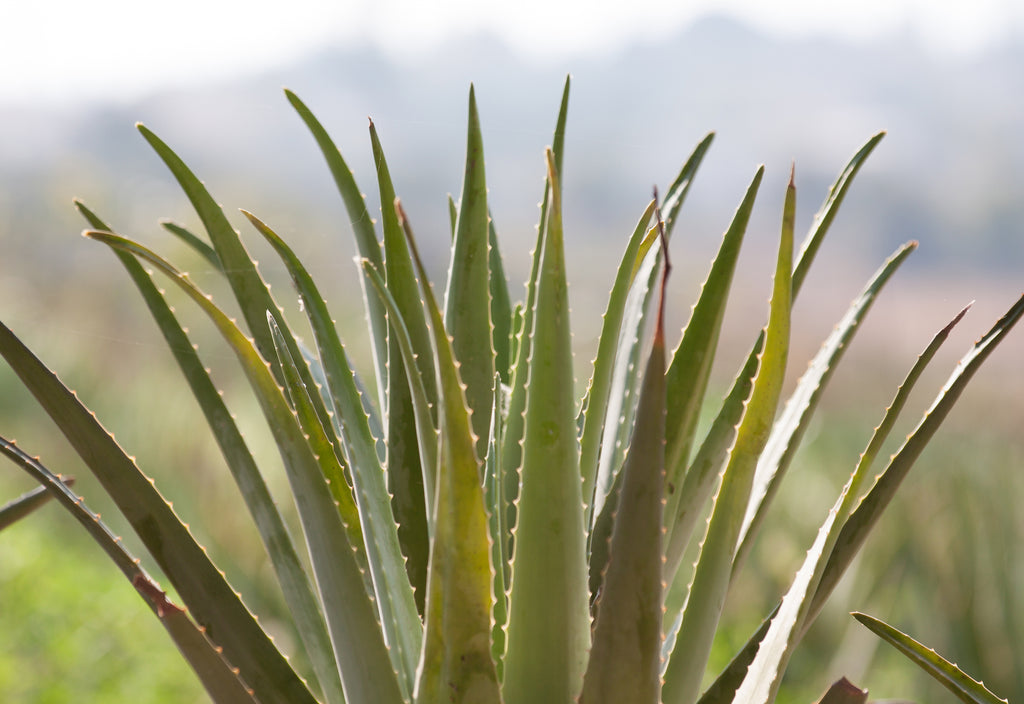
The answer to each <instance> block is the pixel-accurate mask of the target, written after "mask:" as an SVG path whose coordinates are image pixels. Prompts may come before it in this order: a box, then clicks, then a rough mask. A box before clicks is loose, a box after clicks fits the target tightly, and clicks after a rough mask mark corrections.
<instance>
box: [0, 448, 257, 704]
mask: <svg viewBox="0 0 1024 704" xmlns="http://www.w3.org/2000/svg"><path fill="white" fill-rule="evenodd" d="M0 454H4V455H6V456H7V457H8V458H9V459H10V460H11V461H12V462H14V463H15V464H17V465H18V466H20V467H21V468H22V469H24V470H25V471H26V472H28V474H29V475H31V476H32V477H33V478H34V479H36V480H37V481H38V482H39V483H40V484H42V486H41V487H40V489H41V490H42V491H43V492H46V495H47V497H50V498H55V499H56V500H57V501H58V502H60V503H61V504H62V505H63V506H64V508H65V509H66V510H67V511H68V513H70V514H71V515H72V516H74V517H75V519H76V520H78V522H79V523H81V524H82V525H83V526H84V527H85V529H86V530H87V531H88V532H89V535H91V536H92V538H93V539H94V540H95V541H96V542H97V543H98V544H99V546H100V547H101V548H103V551H104V552H106V553H107V555H108V556H109V557H110V559H111V560H112V561H113V562H114V564H115V565H117V567H118V568H119V569H120V570H121V572H122V573H123V574H124V576H125V577H127V578H128V581H130V582H131V583H132V586H133V587H135V590H136V591H137V592H138V593H139V596H141V597H142V599H143V601H145V602H146V605H147V606H149V608H150V609H152V611H153V613H154V614H156V615H157V617H158V618H159V619H160V623H161V625H162V626H163V627H164V629H165V630H166V631H167V633H168V634H169V635H170V636H171V639H172V640H173V641H174V644H175V645H176V646H177V647H178V650H179V652H181V654H182V656H183V657H184V658H185V660H186V661H187V662H188V664H189V665H191V666H192V669H193V670H194V671H195V673H196V675H197V676H198V677H199V680H200V681H201V682H202V683H203V686H204V687H205V688H206V691H207V693H208V694H209V695H210V698H211V699H212V700H213V701H214V702H216V704H246V703H247V704H253V703H254V702H256V701H257V699H256V697H255V692H254V691H253V690H251V689H249V688H248V687H247V686H246V685H245V683H244V682H243V681H242V678H241V676H240V674H239V672H238V670H237V669H235V668H233V667H232V665H231V664H230V663H229V662H228V661H227V660H226V659H225V657H224V655H223V654H222V653H221V649H220V648H218V647H217V646H216V645H215V644H214V643H213V642H212V641H211V640H210V639H209V638H207V636H206V633H205V631H204V629H202V628H200V627H199V626H197V625H196V624H195V622H193V621H192V619H190V618H189V617H188V614H187V613H186V612H185V611H184V610H183V609H181V608H180V607H178V606H176V605H175V604H173V603H172V602H171V601H170V600H169V599H168V598H167V595H166V594H165V593H164V592H163V591H162V590H161V589H160V587H159V586H157V584H156V582H154V581H153V580H152V578H151V577H150V576H149V575H148V574H146V572H145V571H144V570H143V569H142V568H141V567H140V566H139V561H138V560H136V559H135V558H134V557H132V556H131V555H130V554H129V553H128V551H127V550H125V548H124V546H123V545H122V543H121V539H120V538H118V537H116V536H115V535H114V534H113V533H111V532H110V529H109V528H107V526H106V525H104V524H103V523H102V522H101V521H100V517H99V514H96V513H93V512H92V511H90V510H89V509H88V508H86V506H85V504H84V503H83V501H82V499H81V497H78V496H75V495H74V493H72V491H71V489H70V488H69V487H68V485H69V482H68V481H67V480H62V479H61V477H60V475H57V474H53V473H52V472H51V471H50V470H48V469H47V468H46V467H45V466H43V465H42V464H41V463H40V462H39V461H38V460H36V459H33V458H32V457H29V456H28V455H27V454H25V453H24V452H22V451H21V450H20V449H19V448H18V447H16V446H15V445H14V443H13V442H11V441H9V440H6V439H4V438H0Z"/></svg>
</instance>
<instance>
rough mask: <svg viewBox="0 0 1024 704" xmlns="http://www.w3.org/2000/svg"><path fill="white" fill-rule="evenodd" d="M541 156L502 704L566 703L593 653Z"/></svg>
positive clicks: (561, 313)
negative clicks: (540, 210)
mask: <svg viewBox="0 0 1024 704" xmlns="http://www.w3.org/2000/svg"><path fill="white" fill-rule="evenodd" d="M547 158H548V182H549V183H550V184H551V194H550V195H551V197H550V200H549V210H548V222H547V228H546V236H545V238H544V241H543V245H542V250H541V263H540V277H539V281H538V285H537V298H536V303H535V306H534V311H533V325H534V328H533V336H532V338H533V339H532V345H533V354H532V355H531V356H530V358H529V375H528V378H529V381H528V384H527V387H526V388H527V394H526V414H525V418H526V422H525V428H524V437H523V462H522V482H521V485H520V486H521V491H520V494H519V500H518V514H519V515H518V522H517V524H516V527H515V551H514V553H513V569H512V583H511V587H510V592H509V625H508V651H507V653H506V655H505V678H504V683H503V695H504V699H505V701H506V702H507V703H508V704H533V703H534V702H539V701H543V702H569V701H571V700H572V698H573V697H575V696H576V695H578V694H579V691H580V687H581V685H582V683H583V671H584V667H585V665H586V659H587V651H588V650H589V647H590V614H589V608H588V603H589V591H588V588H587V566H586V555H585V550H586V544H585V535H586V532H585V530H584V526H583V498H582V494H581V487H580V474H579V471H580V467H579V444H578V441H577V430H576V408H575V400H574V398H573V394H574V389H573V366H572V338H571V335H570V332H569V301H568V290H567V287H566V282H565V257H564V251H563V239H562V216H561V194H560V191H559V183H558V175H557V173H556V171H555V158H554V154H553V153H552V152H551V150H548V152H547Z"/></svg>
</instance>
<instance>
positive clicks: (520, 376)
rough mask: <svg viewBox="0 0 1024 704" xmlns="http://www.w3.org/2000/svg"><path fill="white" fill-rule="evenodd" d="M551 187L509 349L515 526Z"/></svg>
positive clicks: (558, 142)
mask: <svg viewBox="0 0 1024 704" xmlns="http://www.w3.org/2000/svg"><path fill="white" fill-rule="evenodd" d="M569 84H570V77H569V76H566V79H565V87H564V88H563V90H562V102H561V105H560V107H559V109H558V119H557V120H556V121H555V134H554V137H553V138H552V141H551V151H552V152H553V153H554V155H555V168H556V169H558V172H559V173H561V168H562V153H563V149H564V144H565V122H566V118H567V117H568V113H569ZM550 188H551V184H550V183H549V182H548V180H547V179H545V181H544V195H543V198H542V200H541V206H540V222H539V224H538V225H537V243H536V245H535V246H534V249H533V262H532V264H531V270H530V278H529V279H527V284H526V303H525V304H524V305H523V306H522V308H521V311H522V324H521V325H520V324H519V323H518V322H517V324H516V325H515V327H514V330H516V331H518V333H517V334H516V335H515V340H514V341H513V344H512V347H513V350H514V352H515V354H514V355H513V357H512V360H513V363H514V366H513V370H512V388H511V389H510V391H509V400H508V423H507V425H506V427H505V437H504V439H503V440H502V448H501V453H502V458H501V466H502V471H503V472H505V487H504V489H505V501H507V502H508V504H509V508H508V513H509V517H508V524H509V525H510V526H514V525H515V523H516V510H515V505H514V502H515V500H516V497H517V496H519V470H520V465H521V464H522V449H523V448H522V442H523V420H524V419H523V414H524V413H525V411H526V381H527V373H528V370H527V366H528V365H527V360H528V359H529V358H530V351H531V349H532V336H533V311H534V306H535V303H536V298H537V281H538V279H539V277H540V255H541V251H542V249H543V243H544V237H545V233H546V231H547V226H548V207H549V203H548V193H549V191H550Z"/></svg>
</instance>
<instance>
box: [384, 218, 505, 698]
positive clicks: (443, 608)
mask: <svg viewBox="0 0 1024 704" xmlns="http://www.w3.org/2000/svg"><path fill="white" fill-rule="evenodd" d="M395 208H396V210H397V211H398V214H399V221H400V222H401V223H402V226H403V229H404V230H405V234H406V237H407V239H408V242H409V249H410V251H411V253H412V255H413V261H414V262H415V264H416V269H417V272H418V273H419V276H420V281H421V282H422V292H423V298H424V302H425V304H426V308H427V313H428V315H429V317H430V328H431V331H432V333H433V339H434V353H435V360H436V363H437V371H436V374H437V385H438V389H439V395H438V402H439V403H440V408H439V409H438V419H439V421H440V426H441V428H440V430H441V433H440V445H439V457H438V467H437V471H438V475H437V489H436V497H437V502H436V504H435V505H434V518H433V521H434V538H433V540H432V541H431V548H430V572H429V574H428V575H427V606H426V618H425V621H426V631H425V634H424V642H423V655H422V658H421V660H420V667H419V672H418V675H419V678H418V680H417V683H416V692H415V701H416V704H442V703H446V702H457V703H465V704H470V703H473V704H477V703H479V704H498V703H499V702H500V701H501V694H500V692H499V689H498V675H497V671H496V670H495V666H494V661H493V660H492V659H491V603H492V597H491V584H492V579H493V575H492V573H491V562H490V558H491V556H490V546H489V544H488V543H489V536H488V527H487V513H486V511H485V508H484V494H483V486H482V483H481V474H482V468H481V465H480V461H479V459H477V455H476V450H475V447H474V446H475V439H474V435H473V430H472V427H471V425H470V412H469V408H468V407H467V404H466V396H465V387H464V385H463V383H462V381H461V380H460V378H459V367H458V363H457V362H456V358H455V351H454V350H453V349H452V344H451V340H450V339H449V337H448V333H447V331H446V329H445V326H444V321H443V320H442V317H441V310H440V308H439V307H438V305H437V300H436V298H435V297H434V292H433V289H432V288H431V286H430V283H429V281H428V279H427V277H426V272H425V270H424V268H423V262H422V261H421V260H420V257H419V253H418V252H417V250H416V244H415V240H414V239H413V234H412V229H411V227H410V226H409V223H408V220H407V219H406V217H405V213H404V212H402V210H401V205H400V204H399V203H397V202H396V203H395Z"/></svg>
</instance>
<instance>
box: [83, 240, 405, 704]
mask: <svg viewBox="0 0 1024 704" xmlns="http://www.w3.org/2000/svg"><path fill="white" fill-rule="evenodd" d="M87 234H88V236H89V237H91V238H93V239H96V240H99V241H100V242H103V243H104V244H108V245H110V246H112V247H115V248H119V249H121V250H122V251H126V252H130V253H131V254H133V255H135V256H137V257H140V258H142V259H145V260H146V261H148V262H150V263H151V264H153V265H154V266H155V267H156V268H157V269H158V270H160V271H161V272H162V273H164V274H165V275H167V276H168V277H169V278H170V279H171V280H172V281H173V282H174V283H176V284H177V285H178V286H179V287H180V288H181V289H182V290H183V291H184V292H185V293H186V294H187V295H188V296H189V298H191V299H192V300H193V301H194V302H195V303H196V304H197V305H199V307H200V308H201V309H202V310H203V312H204V313H206V314H207V315H208V316H209V317H210V319H211V321H212V322H213V323H214V324H215V325H216V326H217V329H218V330H219V331H220V333H221V334H222V335H223V336H224V338H225V340H226V341H227V342H228V344H229V345H230V346H231V348H232V349H233V351H234V352H235V354H236V355H237V357H238V360H239V362H240V363H241V365H242V369H243V371H244V372H245V374H246V376H247V378H248V379H249V382H250V384H251V385H252V387H253V390H254V391H255V392H256V398H257V400H258V401H259V402H260V406H261V408H262V409H263V412H264V415H265V416H266V418H267V422H268V424H269V425H270V429H271V432H272V434H273V436H274V440H275V442H276V444H277V446H278V449H279V451H280V453H281V457H282V460H283V461H284V465H285V469H286V470H287V474H288V479H289V482H290V483H291V486H292V493H293V495H294V497H295V502H296V505H297V507H298V509H299V518H300V521H301V523H302V528H303V533H304V534H305V536H306V544H307V548H308V550H309V554H310V562H311V563H312V567H313V574H314V577H315V578H316V583H317V587H318V588H319V590H320V599H321V601H322V604H323V608H324V616H325V618H326V620H327V627H328V632H329V634H330V636H331V640H332V642H333V643H334V651H335V660H336V663H337V665H338V668H339V670H340V672H341V680H342V684H343V686H344V689H345V698H346V700H347V701H348V702H349V703H350V704H356V703H357V702H366V703H369V702H382V703H388V704H391V703H396V704H397V702H401V701H402V700H403V697H402V695H401V692H400V685H399V680H398V678H397V677H396V675H395V670H394V669H393V668H392V664H391V661H390V658H389V655H388V651H387V647H386V646H385V642H384V638H383V637H382V633H381V630H380V627H379V625H378V623H377V620H376V614H375V610H374V608H373V605H372V604H371V602H370V599H369V595H367V594H366V591H365V588H364V581H363V576H362V573H361V570H360V567H359V564H358V561H357V560H356V557H355V554H354V552H353V546H352V543H351V542H350V539H349V537H348V535H347V533H346V530H345V527H344V525H343V522H342V519H341V514H340V513H339V508H338V506H336V505H335V503H334V498H333V497H332V495H331V493H330V491H329V489H328V486H327V483H326V481H325V479H324V477H323V475H322V473H321V470H320V466H319V465H318V462H317V459H316V457H315V456H314V454H313V451H312V449H311V447H310V444H309V443H308V441H307V440H306V437H305V435H304V433H303V430H302V428H301V427H300V426H299V424H298V421H297V419H296V417H295V415H294V413H293V411H292V409H291V408H290V407H289V405H288V402H287V400H286V399H285V397H284V394H283V392H282V389H281V388H280V387H279V386H278V384H277V382H276V381H275V380H274V378H273V376H272V375H271V373H270V367H269V365H268V364H267V363H266V362H265V361H264V360H263V359H262V358H261V357H260V355H259V353H258V352H257V350H256V348H255V346H254V345H253V344H252V343H251V342H250V341H249V340H248V339H247V338H246V337H245V336H244V335H243V334H242V332H241V331H240V330H239V329H238V327H237V326H236V325H235V324H234V323H233V322H232V321H231V320H230V319H229V318H228V317H227V316H226V315H225V314H224V313H223V312H222V311H221V310H220V309H219V308H217V307H216V306H215V305H214V304H213V302H212V301H211V300H210V299H209V298H207V297H206V296H205V295H204V294H203V293H202V292H201V291H200V290H199V289H198V288H196V287H195V286H194V285H193V284H192V283H191V282H190V281H189V279H188V277H187V276H186V275H184V274H182V273H181V272H179V271H177V270H176V269H174V267H172V266H171V265H170V264H168V263H167V262H166V261H164V260H163V259H161V258H160V257H158V256H156V255H155V254H153V253H152V252H151V251H149V250H148V249H146V248H144V247H142V246H140V245H138V244H136V243H134V242H131V241H128V240H125V239H124V238H121V237H117V236H116V235H111V234H109V233H104V232H89V233H87ZM375 584H376V582H375ZM179 591H180V590H179Z"/></svg>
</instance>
